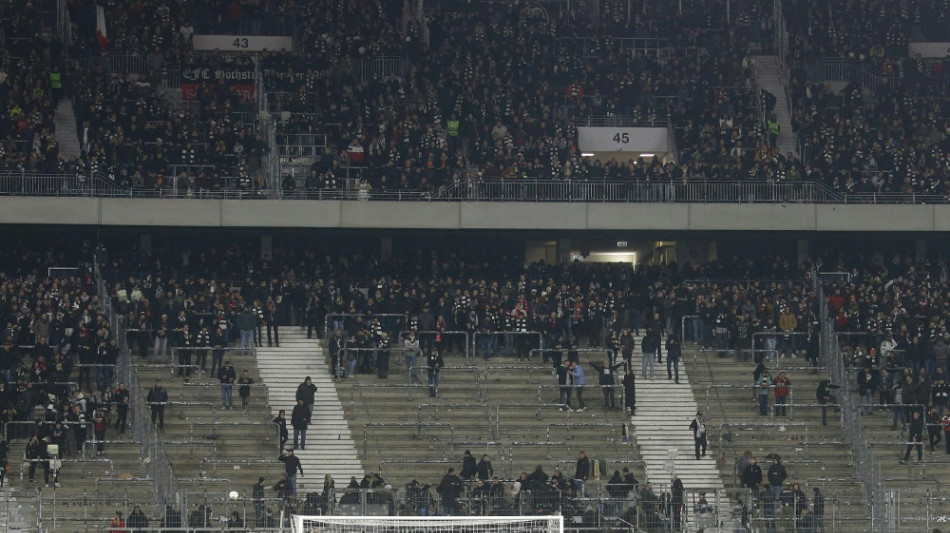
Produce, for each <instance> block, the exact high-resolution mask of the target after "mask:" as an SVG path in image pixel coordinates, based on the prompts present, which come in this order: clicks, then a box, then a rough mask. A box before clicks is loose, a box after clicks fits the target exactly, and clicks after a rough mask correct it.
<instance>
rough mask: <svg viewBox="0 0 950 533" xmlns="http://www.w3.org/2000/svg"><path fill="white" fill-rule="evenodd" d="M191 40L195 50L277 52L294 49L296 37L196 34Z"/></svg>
mask: <svg viewBox="0 0 950 533" xmlns="http://www.w3.org/2000/svg"><path fill="white" fill-rule="evenodd" d="M191 42H192V43H193V44H194V46H195V50H221V51H222V52H225V51H230V52H263V51H264V50H268V51H272V52H277V51H281V50H285V51H291V50H293V49H294V38H293V37H285V36H280V35H194V36H192V38H191Z"/></svg>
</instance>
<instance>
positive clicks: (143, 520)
mask: <svg viewBox="0 0 950 533" xmlns="http://www.w3.org/2000/svg"><path fill="white" fill-rule="evenodd" d="M125 525H126V527H127V528H129V529H131V530H132V531H133V533H139V532H141V531H142V530H144V529H145V528H147V527H148V517H147V516H145V513H144V512H143V511H142V508H141V507H139V506H138V505H136V506H135V508H134V509H132V513H131V514H129V519H128V520H126V521H125Z"/></svg>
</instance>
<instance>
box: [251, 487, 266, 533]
mask: <svg viewBox="0 0 950 533" xmlns="http://www.w3.org/2000/svg"><path fill="white" fill-rule="evenodd" d="M251 499H252V500H253V501H254V525H255V526H256V527H263V525H264V476H261V477H259V478H257V483H255V484H254V488H252V489H251Z"/></svg>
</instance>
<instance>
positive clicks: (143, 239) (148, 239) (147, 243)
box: [139, 233, 152, 255]
mask: <svg viewBox="0 0 950 533" xmlns="http://www.w3.org/2000/svg"><path fill="white" fill-rule="evenodd" d="M139 251H140V252H141V253H143V254H146V255H152V236H151V235H150V234H148V233H143V234H141V235H139Z"/></svg>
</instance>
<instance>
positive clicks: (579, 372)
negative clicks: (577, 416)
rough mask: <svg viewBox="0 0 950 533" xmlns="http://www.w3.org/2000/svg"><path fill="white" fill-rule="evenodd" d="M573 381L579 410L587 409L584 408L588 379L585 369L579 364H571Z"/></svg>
mask: <svg viewBox="0 0 950 533" xmlns="http://www.w3.org/2000/svg"><path fill="white" fill-rule="evenodd" d="M571 379H572V381H573V383H574V390H575V391H576V392H577V410H578V411H583V410H585V409H587V407H585V406H584V386H585V385H587V378H586V377H584V368H583V367H581V365H580V364H579V363H577V362H573V361H572V362H571Z"/></svg>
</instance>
